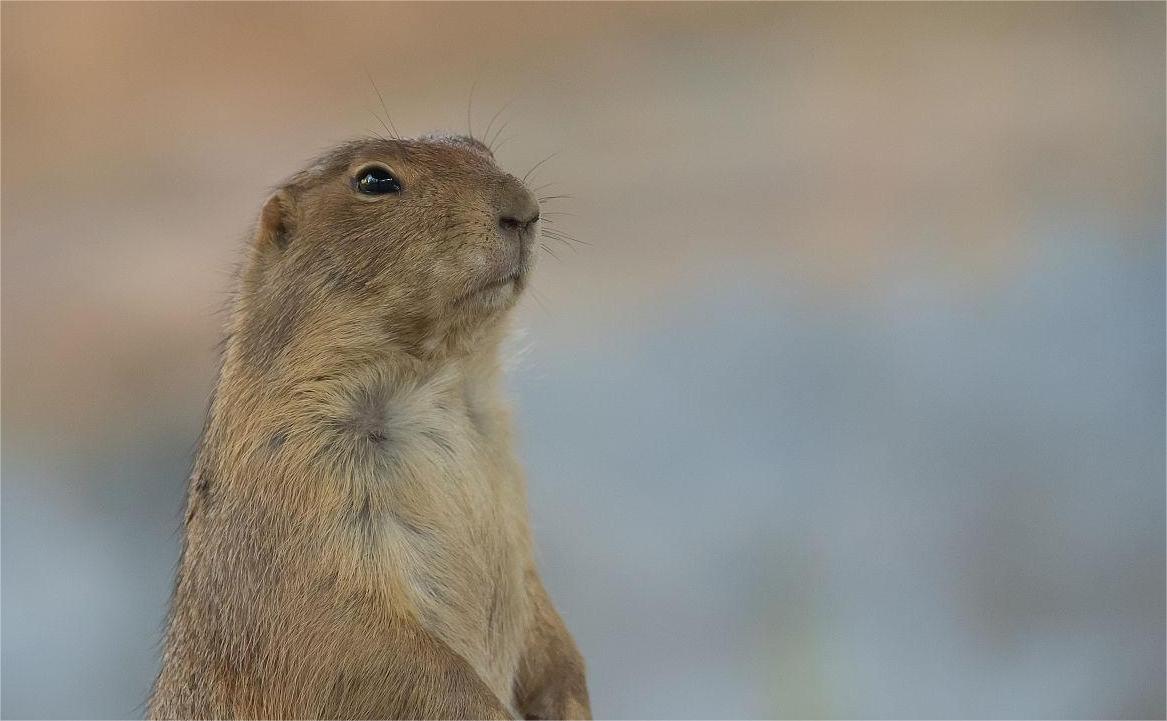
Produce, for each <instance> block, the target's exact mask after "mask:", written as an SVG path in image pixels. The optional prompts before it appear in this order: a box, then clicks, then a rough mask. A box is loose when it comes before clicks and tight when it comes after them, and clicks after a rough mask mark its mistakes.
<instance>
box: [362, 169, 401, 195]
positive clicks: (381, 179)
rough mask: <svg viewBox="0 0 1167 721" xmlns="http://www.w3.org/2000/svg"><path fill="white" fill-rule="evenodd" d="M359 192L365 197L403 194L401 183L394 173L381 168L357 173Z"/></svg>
mask: <svg viewBox="0 0 1167 721" xmlns="http://www.w3.org/2000/svg"><path fill="white" fill-rule="evenodd" d="M357 191H358V192H361V193H364V194H365V195H385V194H386V193H398V192H401V183H400V181H398V180H397V178H394V177H393V173H390V172H389V171H388V170H385V169H384V168H382V167H380V166H376V165H374V166H370V167H368V168H365V169H364V170H362V171H361V172H359V173H357Z"/></svg>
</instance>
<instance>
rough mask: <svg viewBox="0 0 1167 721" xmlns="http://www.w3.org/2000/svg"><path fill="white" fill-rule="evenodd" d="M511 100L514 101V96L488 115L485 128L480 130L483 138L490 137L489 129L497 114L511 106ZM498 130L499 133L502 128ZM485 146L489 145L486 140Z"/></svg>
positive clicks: (504, 124) (492, 125)
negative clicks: (488, 119)
mask: <svg viewBox="0 0 1167 721" xmlns="http://www.w3.org/2000/svg"><path fill="white" fill-rule="evenodd" d="M513 102H515V98H511V99H510V100H508V101H506V103H504V104H503V106H502V107H501V108H499V109H498V110H496V111H495V112H494V115H491V116H490V122H489V123H487V124H486V130H483V131H482V137H483V138H484V139H487V138H489V137H490V129H491V128H493V127H494V121H495V120H497V119H498V116H499V115H501V114H502V113H503V111H504V110H506V109H507V108H509V107H510V106H511V103H513ZM508 122H509V121H508ZM505 127H506V123H503V128H505ZM499 132H500V133H501V132H502V128H500V129H499ZM486 146H487V147H490V143H489V142H487V144H486Z"/></svg>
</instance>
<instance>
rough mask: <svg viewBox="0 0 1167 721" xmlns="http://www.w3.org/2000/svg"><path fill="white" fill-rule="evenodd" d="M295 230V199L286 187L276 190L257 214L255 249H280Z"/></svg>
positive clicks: (286, 245) (289, 240) (288, 240)
mask: <svg viewBox="0 0 1167 721" xmlns="http://www.w3.org/2000/svg"><path fill="white" fill-rule="evenodd" d="M295 231H296V201H295V199H294V198H293V197H292V194H291V193H290V192H289V191H288V190H287V189H286V188H280V189H279V190H277V191H276V192H275V193H274V194H273V195H272V196H271V197H270V198H268V199H267V202H266V203H264V204H263V210H262V211H260V214H259V228H258V230H256V233H255V249H256V250H257V251H260V252H264V251H270V250H274V251H281V250H283V249H284V248H287V247H288V243H290V242H291V241H292V234H293V233H295Z"/></svg>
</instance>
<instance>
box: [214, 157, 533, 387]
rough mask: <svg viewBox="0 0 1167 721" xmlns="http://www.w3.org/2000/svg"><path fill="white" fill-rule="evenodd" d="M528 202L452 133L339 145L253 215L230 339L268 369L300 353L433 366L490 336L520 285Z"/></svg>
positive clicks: (518, 186) (528, 244)
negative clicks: (320, 349)
mask: <svg viewBox="0 0 1167 721" xmlns="http://www.w3.org/2000/svg"><path fill="white" fill-rule="evenodd" d="M538 221H539V204H538V202H537V201H536V199H535V197H534V195H533V194H532V193H531V192H530V190H529V189H528V188H527V187H526V186H524V184H523V183H522V182H521V181H520V180H519V179H517V178H515V177H514V176H512V175H509V174H508V173H506V172H504V171H503V170H501V169H500V168H499V167H498V166H497V165H496V164H495V162H494V157H493V155H492V154H491V152H490V150H489V149H487V148H486V146H484V145H483V144H482V143H480V142H478V141H477V140H473V139H470V138H465V137H461V136H426V137H423V138H419V139H400V140H399V139H393V140H384V139H372V140H360V141H354V142H350V143H347V144H345V145H342V146H340V147H338V148H336V149H335V150H332V151H330V152H329V153H327V154H325V155H324V156H322V157H321V158H320V159H319V160H318V161H317V162H316V163H314V164H313V165H312V166H311V167H309V168H308V169H306V170H304V171H301V172H300V173H297V174H296V175H294V176H293V177H292V178H291V179H290V180H289V181H288V182H287V183H286V184H284V185H283V186H282V187H280V188H279V189H278V190H277V191H276V192H275V194H274V195H272V197H271V198H270V199H269V200H268V201H267V203H266V204H265V205H264V208H263V211H262V212H261V214H260V220H259V225H258V229H257V231H256V237H255V242H254V247H253V249H252V253H251V258H250V262H249V264H248V267H247V269H246V271H245V273H244V279H243V293H242V297H241V304H240V310H241V312H240V317H239V318H238V325H237V332H239V333H241V334H242V337H241V339H240V340H241V342H242V343H243V346H244V352H245V354H246V355H247V356H249V357H251V358H252V359H254V360H255V361H257V362H258V363H261V364H268V365H270V364H272V363H276V362H278V361H279V360H280V358H282V357H284V355H285V354H286V352H287V351H288V350H289V349H290V348H297V347H298V348H301V349H309V348H310V346H311V344H314V343H315V344H324V345H327V346H329V347H332V348H341V349H343V348H344V347H346V345H350V346H351V347H352V348H354V349H355V348H361V349H367V348H369V347H370V345H376V344H378V343H385V344H393V345H395V346H396V347H399V348H403V349H405V350H407V351H409V352H411V353H413V354H415V355H419V356H431V355H434V354H438V353H442V352H450V351H454V350H457V349H458V348H465V347H466V346H467V345H468V344H472V343H473V342H474V341H475V339H476V338H477V337H479V336H480V335H481V331H482V330H483V329H485V328H489V327H492V326H494V325H497V320H498V319H499V318H500V317H501V316H503V315H504V314H505V313H506V311H507V310H509V309H510V308H511V307H512V306H513V305H514V303H515V302H516V301H517V299H518V297H519V295H520V293H521V292H522V290H523V288H524V287H525V286H526V283H527V278H528V274H529V272H530V269H531V264H532V252H531V249H532V245H533V243H534V239H535V236H536V233H537V224H538Z"/></svg>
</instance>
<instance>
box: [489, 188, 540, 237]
mask: <svg viewBox="0 0 1167 721" xmlns="http://www.w3.org/2000/svg"><path fill="white" fill-rule="evenodd" d="M538 220H539V204H538V203H537V202H536V201H535V198H534V197H533V196H532V195H531V193H530V192H529V191H528V190H527V189H526V188H515V189H514V190H513V191H512V192H510V193H508V194H507V196H506V197H505V198H503V199H502V202H500V203H499V213H498V227H499V228H501V229H502V231H503V232H504V233H507V234H517V235H520V236H522V235H525V234H526V232H527V231H528V230H530V229H531V228H532V227H533V226H534V225H535V223H536V222H538Z"/></svg>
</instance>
